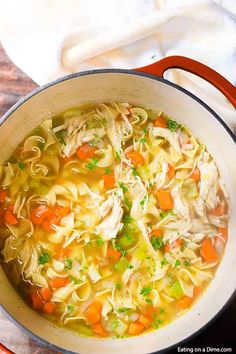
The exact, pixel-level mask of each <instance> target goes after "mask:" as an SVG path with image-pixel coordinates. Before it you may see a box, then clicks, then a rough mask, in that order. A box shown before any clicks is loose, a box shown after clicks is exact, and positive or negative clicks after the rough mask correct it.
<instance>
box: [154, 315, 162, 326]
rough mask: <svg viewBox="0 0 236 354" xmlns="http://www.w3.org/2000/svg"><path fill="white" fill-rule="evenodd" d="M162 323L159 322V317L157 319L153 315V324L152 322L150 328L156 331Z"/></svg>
mask: <svg viewBox="0 0 236 354" xmlns="http://www.w3.org/2000/svg"><path fill="white" fill-rule="evenodd" d="M162 323H163V320H161V319H160V318H159V317H157V314H156V313H155V314H154V316H153V322H152V327H153V328H155V329H157V328H159V325H161V324H162Z"/></svg>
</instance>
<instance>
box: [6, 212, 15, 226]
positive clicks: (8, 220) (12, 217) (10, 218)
mask: <svg viewBox="0 0 236 354" xmlns="http://www.w3.org/2000/svg"><path fill="white" fill-rule="evenodd" d="M4 219H5V222H6V223H7V224H9V225H17V224H18V222H19V221H18V220H17V218H16V217H15V215H14V214H13V213H12V212H11V211H9V210H7V211H6V212H5V215H4Z"/></svg>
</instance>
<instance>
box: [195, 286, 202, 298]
mask: <svg viewBox="0 0 236 354" xmlns="http://www.w3.org/2000/svg"><path fill="white" fill-rule="evenodd" d="M201 292H202V288H201V287H200V286H195V287H194V289H193V297H194V298H196V297H198V296H199V295H200V294H201Z"/></svg>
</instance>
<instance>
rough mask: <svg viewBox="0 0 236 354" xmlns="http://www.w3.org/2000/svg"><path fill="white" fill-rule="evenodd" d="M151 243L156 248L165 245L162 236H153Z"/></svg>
mask: <svg viewBox="0 0 236 354" xmlns="http://www.w3.org/2000/svg"><path fill="white" fill-rule="evenodd" d="M151 244H152V247H153V248H154V250H159V249H160V248H161V247H162V246H163V238H162V237H160V236H157V237H156V236H153V237H152V238H151Z"/></svg>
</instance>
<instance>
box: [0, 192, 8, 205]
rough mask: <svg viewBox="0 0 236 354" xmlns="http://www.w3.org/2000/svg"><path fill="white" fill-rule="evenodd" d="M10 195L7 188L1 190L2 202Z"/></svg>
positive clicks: (0, 201)
mask: <svg viewBox="0 0 236 354" xmlns="http://www.w3.org/2000/svg"><path fill="white" fill-rule="evenodd" d="M7 196H8V191H7V190H6V189H1V190H0V203H3V202H4V201H5V199H6V197H7Z"/></svg>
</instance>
